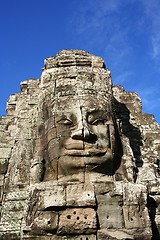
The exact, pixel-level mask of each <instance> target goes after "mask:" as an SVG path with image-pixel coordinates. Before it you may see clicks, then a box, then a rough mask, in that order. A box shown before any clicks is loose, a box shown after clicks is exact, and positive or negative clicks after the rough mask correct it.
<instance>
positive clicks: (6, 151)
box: [0, 147, 12, 159]
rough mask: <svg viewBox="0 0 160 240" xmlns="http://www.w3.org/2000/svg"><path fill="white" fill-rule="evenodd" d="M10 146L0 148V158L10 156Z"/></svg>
mask: <svg viewBox="0 0 160 240" xmlns="http://www.w3.org/2000/svg"><path fill="white" fill-rule="evenodd" d="M11 150H12V148H7V147H5V148H0V158H3V159H7V158H10V154H11Z"/></svg>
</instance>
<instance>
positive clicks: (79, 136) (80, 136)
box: [71, 129, 84, 140]
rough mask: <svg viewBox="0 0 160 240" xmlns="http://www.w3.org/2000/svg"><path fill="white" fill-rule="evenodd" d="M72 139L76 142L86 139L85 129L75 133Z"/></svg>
mask: <svg viewBox="0 0 160 240" xmlns="http://www.w3.org/2000/svg"><path fill="white" fill-rule="evenodd" d="M71 138H72V139H75V140H83V139H84V135H83V129H81V130H77V131H75V132H73V133H72V135H71Z"/></svg>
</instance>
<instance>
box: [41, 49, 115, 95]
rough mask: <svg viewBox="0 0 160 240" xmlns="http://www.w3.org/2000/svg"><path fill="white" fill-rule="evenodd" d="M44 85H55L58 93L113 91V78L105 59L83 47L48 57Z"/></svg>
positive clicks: (42, 79) (73, 93)
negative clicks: (82, 48)
mask: <svg viewBox="0 0 160 240" xmlns="http://www.w3.org/2000/svg"><path fill="white" fill-rule="evenodd" d="M41 83H42V86H44V87H46V85H48V86H52V91H54V93H55V96H59V97H61V96H67V95H77V94H78V95H79V96H80V95H95V94H96V95H103V96H106V95H111V92H112V80H111V76H110V71H109V70H108V69H106V68H105V65H104V60H103V59H102V58H100V57H97V56H94V55H92V54H89V53H88V52H86V51H82V50H63V51H60V52H59V53H58V54H57V55H56V56H54V57H49V58H47V59H45V67H44V69H43V73H42V77H41Z"/></svg>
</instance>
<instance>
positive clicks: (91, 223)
mask: <svg viewBox="0 0 160 240" xmlns="http://www.w3.org/2000/svg"><path fill="white" fill-rule="evenodd" d="M96 230H97V218H96V211H95V210H94V209H91V208H72V209H66V210H65V211H63V212H61V213H60V216H59V227H58V233H59V234H60V235H65V234H68V235H70V234H83V233H88V234H91V233H95V232H96Z"/></svg>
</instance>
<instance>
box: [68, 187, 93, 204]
mask: <svg viewBox="0 0 160 240" xmlns="http://www.w3.org/2000/svg"><path fill="white" fill-rule="evenodd" d="M66 205H67V206H81V207H82V206H96V198H95V193H94V188H93V186H92V185H90V186H89V185H85V184H75V185H73V184H72V185H67V186H66Z"/></svg>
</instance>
